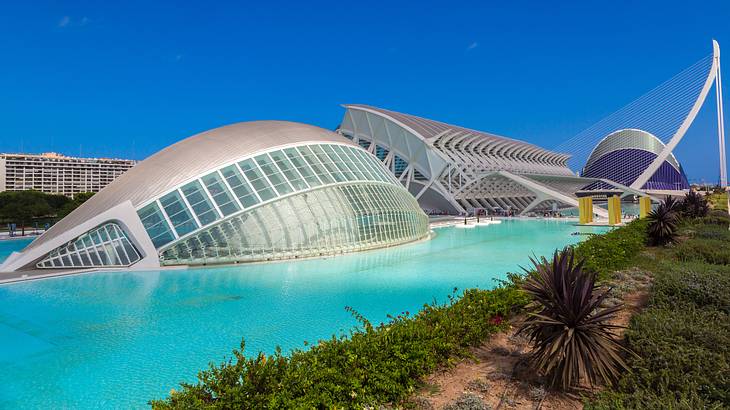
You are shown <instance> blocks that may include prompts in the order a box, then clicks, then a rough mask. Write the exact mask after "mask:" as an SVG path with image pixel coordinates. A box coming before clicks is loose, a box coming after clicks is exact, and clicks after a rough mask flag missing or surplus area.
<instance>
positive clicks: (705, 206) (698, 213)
mask: <svg viewBox="0 0 730 410" xmlns="http://www.w3.org/2000/svg"><path fill="white" fill-rule="evenodd" d="M679 211H680V213H681V214H682V216H683V217H685V218H702V217H704V216H707V214H708V213H709V212H710V205H709V203H708V202H707V200H706V199H705V196H704V195H702V194H700V193H698V192H695V191H689V192H688V193H687V194H686V195H685V197H684V199H683V200H682V202H681V203H680V205H679Z"/></svg>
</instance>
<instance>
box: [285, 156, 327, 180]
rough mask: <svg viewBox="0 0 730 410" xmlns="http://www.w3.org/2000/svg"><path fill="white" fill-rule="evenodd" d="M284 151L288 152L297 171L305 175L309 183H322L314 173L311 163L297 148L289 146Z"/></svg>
mask: <svg viewBox="0 0 730 410" xmlns="http://www.w3.org/2000/svg"><path fill="white" fill-rule="evenodd" d="M284 153H285V154H286V156H287V158H289V160H290V161H291V162H292V164H293V165H294V166H295V167H296V168H297V171H299V173H300V174H301V175H302V176H303V177H304V180H305V181H307V184H309V186H311V187H317V186H320V185H322V183H321V182H319V179H318V178H317V176H316V175H314V171H313V170H312V168H311V167H310V166H309V164H308V163H307V162H306V161H305V160H304V158H302V155H301V154H300V153H299V151H297V150H296V149H295V148H287V149H285V150H284Z"/></svg>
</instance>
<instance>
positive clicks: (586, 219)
mask: <svg viewBox="0 0 730 410" xmlns="http://www.w3.org/2000/svg"><path fill="white" fill-rule="evenodd" d="M578 220H579V222H580V223H581V224H589V223H591V222H593V198H592V197H589V196H587V197H582V198H578Z"/></svg>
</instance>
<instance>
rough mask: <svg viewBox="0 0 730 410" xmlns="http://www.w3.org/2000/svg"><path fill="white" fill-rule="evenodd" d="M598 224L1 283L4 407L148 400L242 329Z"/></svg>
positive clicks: (336, 308) (375, 314) (395, 305)
mask: <svg viewBox="0 0 730 410" xmlns="http://www.w3.org/2000/svg"><path fill="white" fill-rule="evenodd" d="M575 231H582V232H602V231H605V228H590V227H580V228H579V227H575V226H573V225H572V224H571V223H569V222H566V221H556V220H529V221H521V220H515V221H504V222H503V223H502V224H500V225H490V226H485V227H478V228H474V229H456V228H443V229H438V230H437V231H436V232H437V235H436V237H435V238H434V239H432V240H430V241H425V242H420V243H415V244H411V245H405V246H401V247H396V248H391V249H386V250H380V251H371V252H365V253H359V254H350V255H344V256H339V257H335V258H329V259H315V260H304V261H297V262H287V263H274V264H257V265H245V266H240V265H239V266H232V267H215V268H200V269H189V270H176V271H159V272H136V273H96V274H89V275H79V276H70V277H64V278H58V279H48V280H40V281H35V282H26V283H19V284H10V285H5V286H0V366H2V372H0V408H69V407H73V408H79V407H81V408H130V407H131V408H143V407H145V406H146V402H147V400H149V399H151V398H161V397H164V396H165V395H166V394H167V393H168V392H169V390H170V389H171V388H177V387H178V386H177V384H178V383H179V382H180V381H182V380H187V381H194V380H195V375H196V373H197V371H198V370H201V369H203V368H205V367H206V366H207V364H208V363H209V362H211V361H214V362H220V361H222V360H223V359H224V358H226V357H228V356H229V354H230V351H231V349H233V348H235V347H238V345H239V343H240V340H241V338H242V337H245V338H246V351H247V352H248V353H249V354H255V353H256V352H258V351H259V350H263V351H266V352H271V351H273V349H274V347H275V346H276V345H281V346H282V347H283V348H284V349H285V350H286V349H291V348H293V347H301V346H302V343H303V341H305V340H308V341H316V340H317V339H320V338H326V337H328V336H330V335H331V334H332V333H337V332H340V331H346V330H347V329H349V328H350V327H351V326H352V325H354V324H355V321H354V320H353V319H352V317H351V316H350V315H349V314H348V313H347V312H345V309H344V308H345V306H352V307H354V308H355V309H356V310H358V311H359V312H361V313H363V314H364V315H365V316H366V317H368V318H369V319H370V320H372V321H374V322H376V323H377V322H380V321H383V320H385V318H386V315H387V314H388V313H397V312H401V311H404V310H410V311H416V310H418V309H419V308H420V307H421V306H422V305H423V304H424V303H428V302H430V301H432V300H433V299H434V298H436V299H438V300H440V301H443V300H445V297H446V296H447V295H448V294H450V293H451V291H452V289H453V288H454V287H458V288H459V289H463V288H466V287H477V286H478V287H481V288H491V287H493V286H494V285H495V281H494V279H502V278H504V277H505V273H506V272H508V271H516V270H518V269H519V265H524V264H526V263H527V262H528V256H530V255H532V254H536V255H546V254H549V253H551V252H552V251H553V250H554V249H555V248H556V247H561V246H563V245H566V244H569V243H574V242H576V241H578V240H582V239H584V238H586V237H585V236H571V235H570V233H571V232H575Z"/></svg>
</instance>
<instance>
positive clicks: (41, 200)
mask: <svg viewBox="0 0 730 410" xmlns="http://www.w3.org/2000/svg"><path fill="white" fill-rule="evenodd" d="M52 212H53V209H52V208H51V206H50V205H49V204H48V202H47V201H46V194H44V193H42V192H38V191H4V192H0V220H2V221H4V222H6V223H16V224H18V227H19V228H21V229H22V230H23V232H25V225H26V224H29V223H31V222H33V221H34V220H37V219H38V218H41V217H46V216H49V215H51V214H52Z"/></svg>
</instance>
